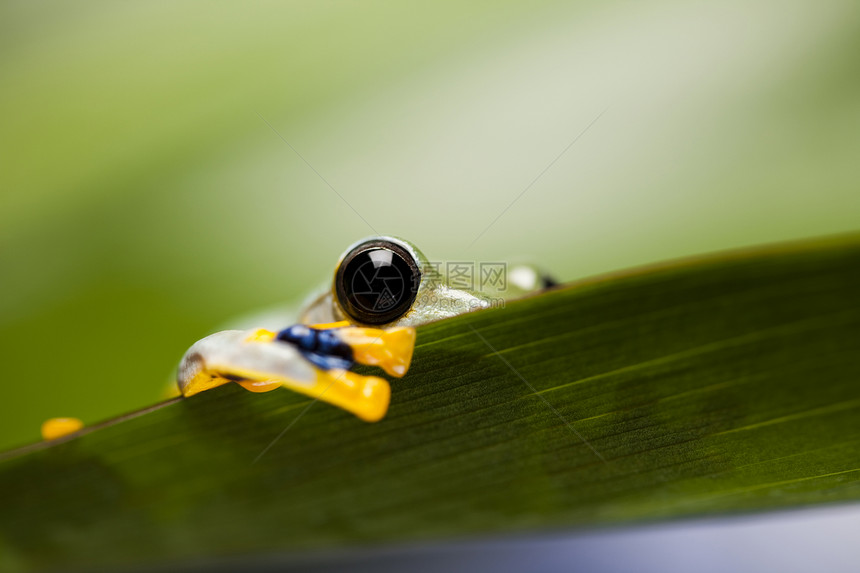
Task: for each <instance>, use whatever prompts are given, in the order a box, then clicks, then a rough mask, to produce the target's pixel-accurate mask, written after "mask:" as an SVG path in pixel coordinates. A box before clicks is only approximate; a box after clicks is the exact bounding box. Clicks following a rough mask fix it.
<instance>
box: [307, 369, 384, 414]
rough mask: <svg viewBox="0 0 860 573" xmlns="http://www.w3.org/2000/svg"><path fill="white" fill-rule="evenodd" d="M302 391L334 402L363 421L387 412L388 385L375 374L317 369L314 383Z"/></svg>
mask: <svg viewBox="0 0 860 573" xmlns="http://www.w3.org/2000/svg"><path fill="white" fill-rule="evenodd" d="M302 392H303V393H304V394H307V395H308V396H312V397H314V398H317V399H319V400H323V401H325V402H328V403H329V404H334V405H335V406H338V407H340V408H343V409H344V410H346V411H347V412H351V413H352V414H354V415H355V416H357V417H359V418H361V419H362V420H364V421H365V422H378V421H379V420H381V419H382V418H383V417H385V414H386V412H388V404H389V402H390V401H391V386H389V385H388V382H387V381H386V380H384V379H382V378H379V377H377V376H362V375H360V374H356V373H355V372H350V371H349V370H339V369H331V370H318V371H317V382H316V386H315V387H314V389H313V390H311V391H310V392H305V391H304V390H302Z"/></svg>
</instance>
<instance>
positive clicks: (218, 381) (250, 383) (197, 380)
mask: <svg viewBox="0 0 860 573" xmlns="http://www.w3.org/2000/svg"><path fill="white" fill-rule="evenodd" d="M275 336H276V335H275V333H272V332H269V331H265V330H256V331H239V330H227V331H224V332H218V333H216V334H213V335H211V336H207V337H206V338H204V339H202V340H199V341H198V342H196V343H195V344H194V345H192V346H191V348H189V349H188V352H186V354H185V356H184V357H183V359H182V361H181V362H180V365H179V372H178V376H177V381H178V385H179V390H180V392H181V393H182V394H183V395H184V396H192V395H194V394H197V393H199V392H203V391H205V390H209V389H211V388H214V387H216V386H221V385H222V384H226V383H228V382H236V383H239V384H241V385H242V386H243V387H245V388H246V389H248V390H251V391H256V392H260V391H269V390H273V389H275V388H278V387H286V388H289V389H291V390H294V391H296V392H300V393H302V394H305V395H307V396H310V397H312V398H316V399H319V400H322V401H324V402H328V403H330V404H333V405H335V406H338V407H340V408H343V409H344V410H347V411H349V412H351V413H353V414H355V415H356V416H357V417H359V418H361V419H362V420H366V421H368V422H375V421H377V420H379V419H381V418H382V417H383V416H384V415H385V413H386V412H387V410H388V403H389V401H390V397H391V388H390V386H389V385H388V382H387V381H385V380H384V379H382V378H379V377H376V376H361V375H359V374H356V373H354V372H349V371H348V370H346V369H343V368H331V369H321V368H318V367H316V366H315V365H314V364H313V363H311V362H310V361H308V360H307V359H306V357H305V356H304V355H303V354H302V352H301V351H300V350H299V349H298V348H296V347H295V346H293V345H291V344H287V343H283V342H278V341H275V340H274V338H275Z"/></svg>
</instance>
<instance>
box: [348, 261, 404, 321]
mask: <svg viewBox="0 0 860 573" xmlns="http://www.w3.org/2000/svg"><path fill="white" fill-rule="evenodd" d="M406 256H409V255H408V254H407V253H399V252H398V251H395V250H393V249H390V248H385V247H372V248H368V249H365V250H361V251H360V252H358V253H356V254H354V255H353V254H350V255H348V256H347V257H346V259H345V260H344V263H343V265H342V268H341V269H340V271H339V272H338V280H337V290H338V298H339V299H340V302H341V305H342V306H343V307H344V310H345V311H346V312H347V313H348V314H349V315H350V316H351V317H352V318H354V319H355V320H357V321H359V322H363V323H367V324H385V323H386V322H391V321H393V320H396V319H398V318H400V317H401V316H403V314H404V313H406V311H407V310H409V308H410V307H411V306H412V302H413V301H414V300H415V296H416V294H417V292H418V282H419V281H418V279H419V275H418V272H417V269H416V268H415V265H414V263H411V262H410V261H407V260H406V259H405V257H406Z"/></svg>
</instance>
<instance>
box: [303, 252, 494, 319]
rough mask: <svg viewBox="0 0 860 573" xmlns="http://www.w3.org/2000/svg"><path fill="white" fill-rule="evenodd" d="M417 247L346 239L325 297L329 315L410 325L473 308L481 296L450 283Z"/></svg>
mask: <svg viewBox="0 0 860 573" xmlns="http://www.w3.org/2000/svg"><path fill="white" fill-rule="evenodd" d="M438 267H439V265H433V264H432V263H431V262H430V261H429V260H428V259H427V257H425V256H424V254H423V253H422V252H421V251H420V250H418V248H417V247H416V246H415V245H413V244H412V243H410V242H409V241H405V240H403V239H399V238H397V237H389V236H379V237H370V238H367V239H364V240H361V241H358V242H356V243H354V244H352V245H350V246H349V247H348V248H347V249H346V251H345V252H344V254H343V255H342V256H341V258H340V261H339V262H338V264H337V267H336V269H335V273H334V281H333V284H332V289H331V293H330V295H329V296H327V297H326V299H328V300H325V301H322V300H321V301H319V302H321V303H323V304H325V305H330V308H331V314H332V317H333V318H335V319H337V320H347V321H349V322H351V323H353V324H357V325H363V326H377V327H378V326H395V325H397V326H415V325H419V324H423V323H425V322H429V321H431V320H436V319H440V318H446V317H449V316H455V315H458V314H463V313H464V312H469V311H471V310H477V309H479V308H484V307H486V306H487V301H486V298H485V297H483V296H481V295H480V294H478V293H475V292H472V291H465V290H458V289H452V288H449V287H448V285H447V281H446V280H445V277H444V276H443V275H442V273H441V272H440V269H439V268H438Z"/></svg>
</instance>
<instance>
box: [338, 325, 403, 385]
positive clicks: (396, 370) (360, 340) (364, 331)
mask: <svg viewBox="0 0 860 573" xmlns="http://www.w3.org/2000/svg"><path fill="white" fill-rule="evenodd" d="M338 336H339V337H340V338H341V340H343V341H344V342H346V343H347V344H349V346H350V347H351V348H352V352H353V356H354V358H355V361H356V362H359V363H361V364H367V365H368V366H379V367H380V368H382V369H383V370H385V372H386V373H388V374H389V375H391V376H396V377H397V378H402V377H403V376H404V375H405V374H406V371H407V370H409V364H410V363H411V362H412V351H413V350H414V349H415V337H416V333H415V329H414V328H412V327H409V326H398V327H394V328H387V329H384V330H381V329H378V328H359V327H356V328H344V329H342V330H340V331H338Z"/></svg>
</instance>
